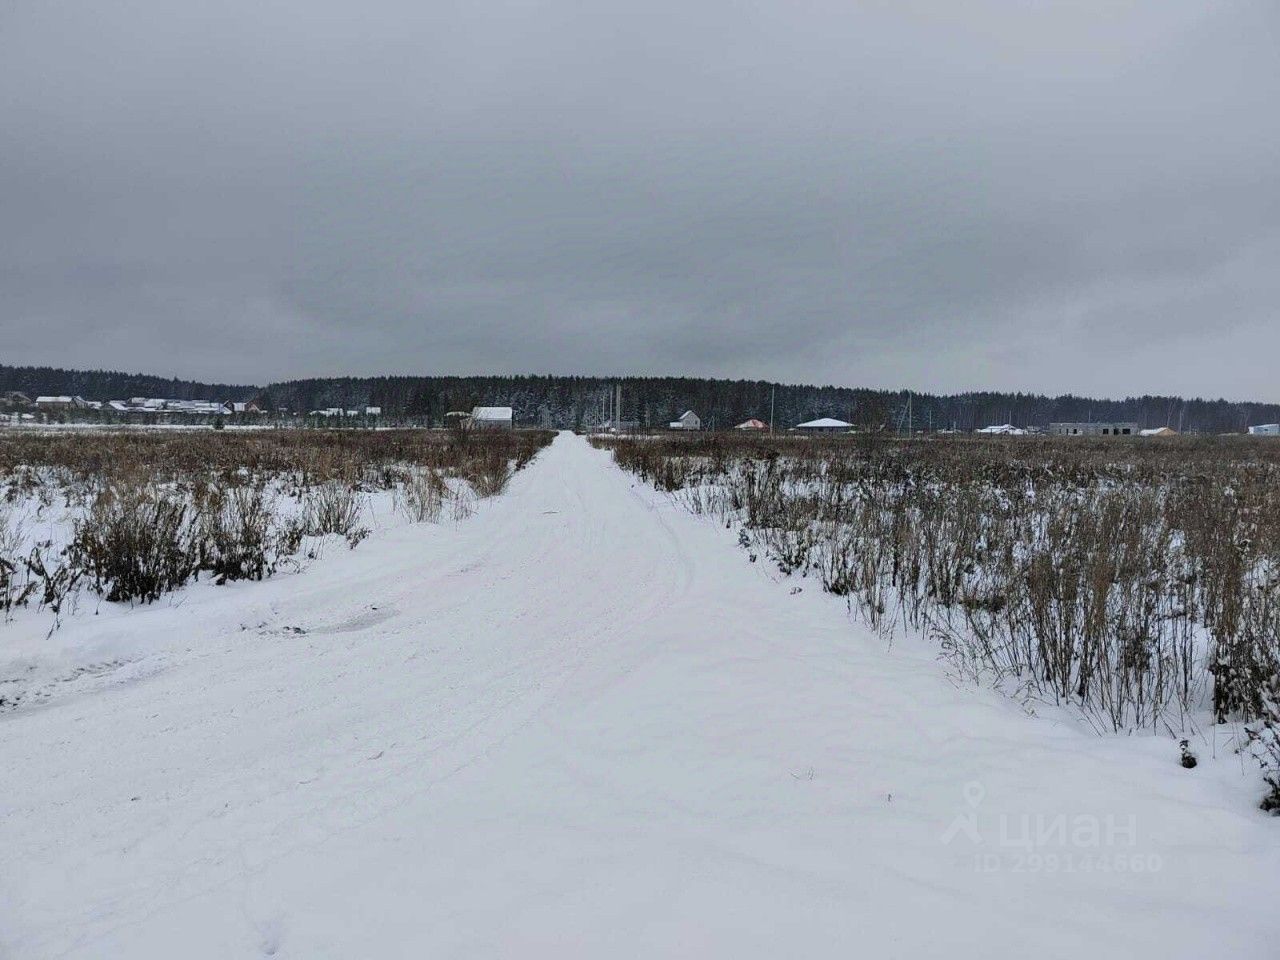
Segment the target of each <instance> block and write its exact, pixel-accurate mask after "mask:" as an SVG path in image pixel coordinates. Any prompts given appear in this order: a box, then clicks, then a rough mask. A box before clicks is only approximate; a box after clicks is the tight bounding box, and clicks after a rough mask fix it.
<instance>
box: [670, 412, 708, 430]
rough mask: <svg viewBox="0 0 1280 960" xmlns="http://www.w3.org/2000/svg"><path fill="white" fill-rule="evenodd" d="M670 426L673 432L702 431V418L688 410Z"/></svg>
mask: <svg viewBox="0 0 1280 960" xmlns="http://www.w3.org/2000/svg"><path fill="white" fill-rule="evenodd" d="M668 426H669V427H670V428H671V429H672V430H701V429H702V418H701V417H699V416H698V415H697V414H696V413H694V412H693V411H692V410H686V411H685V412H684V413H682V414H680V416H679V417H678V418H676V419H675V420H672V421H671V423H670V424H668Z"/></svg>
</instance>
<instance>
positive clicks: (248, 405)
mask: <svg viewBox="0 0 1280 960" xmlns="http://www.w3.org/2000/svg"><path fill="white" fill-rule="evenodd" d="M227 406H228V407H230V408H231V412H232V413H261V412H262V408H261V407H260V406H258V405H257V404H256V403H254V402H253V401H252V400H248V401H245V402H244V403H241V402H239V401H237V400H232V401H231V402H230V403H228V404H227Z"/></svg>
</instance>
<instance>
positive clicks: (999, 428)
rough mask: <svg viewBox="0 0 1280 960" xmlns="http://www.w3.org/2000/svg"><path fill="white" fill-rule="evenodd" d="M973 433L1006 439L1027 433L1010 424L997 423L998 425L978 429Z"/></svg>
mask: <svg viewBox="0 0 1280 960" xmlns="http://www.w3.org/2000/svg"><path fill="white" fill-rule="evenodd" d="M973 432H974V433H987V434H998V435H1000V436H1006V437H1021V436H1024V435H1025V434H1026V432H1027V431H1025V430H1023V429H1022V428H1021V427H1015V426H1014V425H1013V424H1012V423H999V424H994V425H992V426H990V427H980V428H978V429H977V430H975V431H973Z"/></svg>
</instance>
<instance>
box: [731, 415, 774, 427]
mask: <svg viewBox="0 0 1280 960" xmlns="http://www.w3.org/2000/svg"><path fill="white" fill-rule="evenodd" d="M733 429H735V430H768V429H769V425H768V424H767V423H765V422H764V421H763V420H757V419H756V418H755V417H752V418H751V419H750V420H743V421H742V422H741V423H740V424H738V425H737V426H736V427H734V428H733Z"/></svg>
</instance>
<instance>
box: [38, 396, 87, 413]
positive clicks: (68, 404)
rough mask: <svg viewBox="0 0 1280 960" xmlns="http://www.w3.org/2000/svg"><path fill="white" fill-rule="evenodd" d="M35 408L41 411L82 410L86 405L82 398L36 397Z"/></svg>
mask: <svg viewBox="0 0 1280 960" xmlns="http://www.w3.org/2000/svg"><path fill="white" fill-rule="evenodd" d="M36 406H37V407H38V408H40V409H41V410H83V409H85V408H86V407H88V404H87V403H85V401H84V397H67V396H49V397H36Z"/></svg>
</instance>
